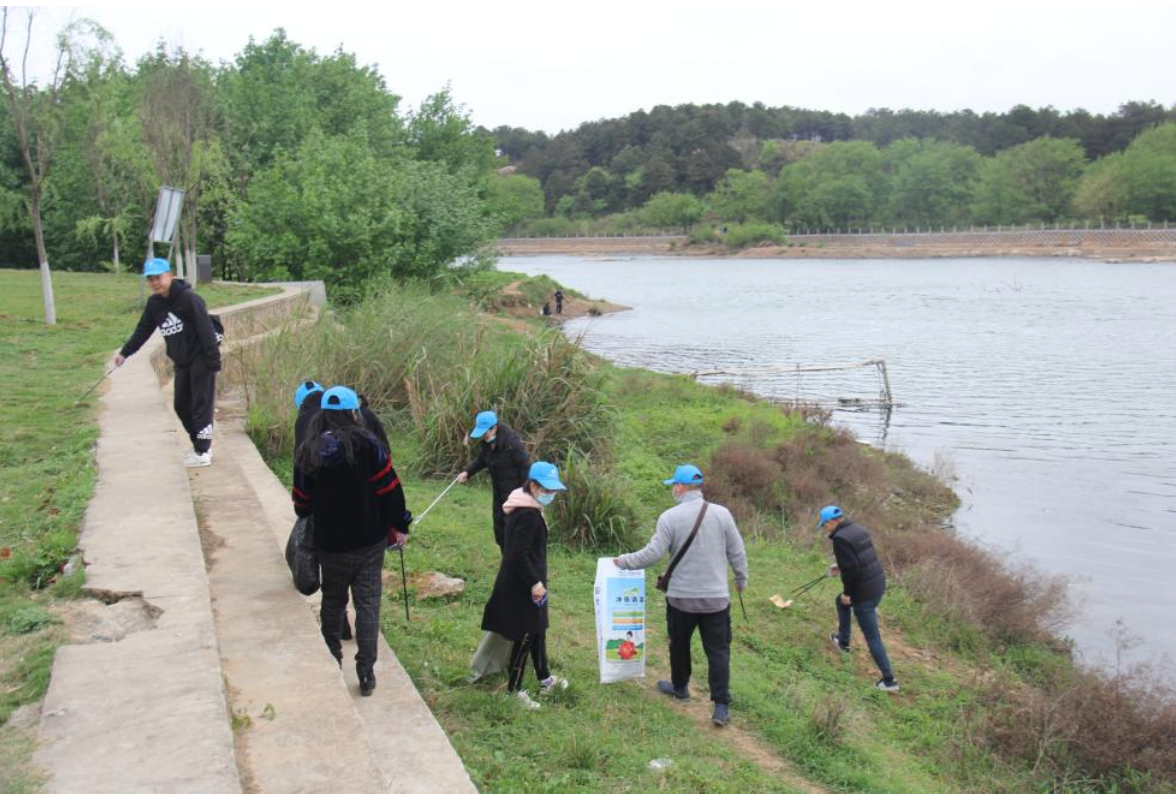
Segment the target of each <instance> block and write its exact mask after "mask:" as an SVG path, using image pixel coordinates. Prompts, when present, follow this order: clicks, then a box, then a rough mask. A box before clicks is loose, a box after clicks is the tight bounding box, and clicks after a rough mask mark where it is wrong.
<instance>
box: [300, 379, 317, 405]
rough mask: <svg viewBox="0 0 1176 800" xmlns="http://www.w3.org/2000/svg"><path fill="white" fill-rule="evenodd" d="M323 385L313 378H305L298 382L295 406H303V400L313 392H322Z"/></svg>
mask: <svg viewBox="0 0 1176 800" xmlns="http://www.w3.org/2000/svg"><path fill="white" fill-rule="evenodd" d="M322 390H323V387H322V386H321V385H319V384H317V383H315V382H314V381H312V380H305V381H303V382H302V383H300V384H298V388H297V389H295V390H294V407H295V408H302V401H303V400H305V399H306V396H307V395H308V394H310V393H311V392H321V391H322Z"/></svg>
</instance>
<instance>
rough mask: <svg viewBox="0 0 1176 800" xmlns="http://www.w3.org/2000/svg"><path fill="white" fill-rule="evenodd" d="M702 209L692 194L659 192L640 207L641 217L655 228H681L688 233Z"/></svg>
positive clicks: (702, 211) (700, 217)
mask: <svg viewBox="0 0 1176 800" xmlns="http://www.w3.org/2000/svg"><path fill="white" fill-rule="evenodd" d="M704 211H705V209H704V207H703V204H702V201H701V200H699V199H698V198H697V197H695V196H694V195H692V194H686V193H675V192H659V193H658V194H655V195H654V196H653V197H651V198H650V199H649V202H648V203H646V204H645V205H644V206H643V207H642V208H641V218H642V220H644V221H645V223H646V224H648V225H652V226H654V227H656V228H681V229H682V232H683V233H690V228H691V226H693V225H694V224H695V223H697V222H698V221H699V220H700V219H702V215H703V213H704Z"/></svg>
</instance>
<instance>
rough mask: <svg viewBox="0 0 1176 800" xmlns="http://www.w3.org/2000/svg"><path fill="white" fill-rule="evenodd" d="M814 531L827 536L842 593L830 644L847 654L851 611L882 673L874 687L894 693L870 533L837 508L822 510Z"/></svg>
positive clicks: (881, 578)
mask: <svg viewBox="0 0 1176 800" xmlns="http://www.w3.org/2000/svg"><path fill="white" fill-rule="evenodd" d="M817 528H818V529H824V531H825V532H826V533H827V534H829V541H830V542H831V543H832V544H833V555H834V556H835V557H836V559H837V563H836V564H833V565H832V566H830V567H829V574H830V575H833V576H837V575H840V576H841V586H842V591H841V594H839V595H838V596H837V601H836V605H837V621H838V630H837V632H836V633H831V634H829V641H831V642H832V643H833V645H834V646H835V647H837V649H838V650H840V651H841V652H843V653H848V652H849V637H850V631H851V628H850V611H851V610H852V612H853V616H855V617H857V621H858V627H860V628H861V629H862V636H864V637H865V638H866V645H867V646H868V647H869V648H870V655H871V656H873V658H874V663H875V664H877V665H878V669H879V670H881V671H882V680H880V681H878V682H877V683H876V684H874V685H875V686H876V687H877V688H879V689H881V690H882V691H884V692H897V691H898V690H899V685H898V681H897V680H895V679H894V673H893V672H892V671H891V669H890V658H889V656H887V654H886V646H885V645H884V644H882V632H881V631H880V630H879V629H878V604H879V603H880V602H882V595H883V594H885V592H886V573H885V572H884V571H883V569H882V562H881V561H880V560H879V559H878V553H877V551H875V550H874V541H873V539H872V538H871V537H870V532H869V531H867V530H866V529H865V528H863V527H862V526H861V525H858V524H857V523H856V522H853V521H852V520H850V519H849V518H848V517H846V516H845V512H843V511H842V510H841V509H840V508H838V507H837V506H825V508H823V509H821V517H820V522H818V523H817Z"/></svg>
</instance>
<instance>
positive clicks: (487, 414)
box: [470, 411, 498, 439]
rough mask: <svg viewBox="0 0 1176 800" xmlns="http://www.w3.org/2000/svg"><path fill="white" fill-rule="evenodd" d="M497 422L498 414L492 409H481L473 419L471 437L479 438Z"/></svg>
mask: <svg viewBox="0 0 1176 800" xmlns="http://www.w3.org/2000/svg"><path fill="white" fill-rule="evenodd" d="M497 424H498V415H497V414H495V413H494V412H493V411H483V412H482V413H480V414H478V416H477V418H476V419H475V420H474V429H473V430H472V431H470V438H471V439H481V438H482V437H483V436H485V435H486V431H488V430H490V429H491V428H493V427H494V426H495V425H497Z"/></svg>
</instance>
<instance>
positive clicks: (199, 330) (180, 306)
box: [119, 278, 221, 372]
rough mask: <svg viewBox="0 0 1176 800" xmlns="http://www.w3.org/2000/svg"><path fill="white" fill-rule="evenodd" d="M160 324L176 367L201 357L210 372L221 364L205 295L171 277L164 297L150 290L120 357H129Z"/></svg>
mask: <svg viewBox="0 0 1176 800" xmlns="http://www.w3.org/2000/svg"><path fill="white" fill-rule="evenodd" d="M156 328H159V332H160V333H162V334H163V341H164V343H165V344H166V345H167V357H168V358H170V359H171V360H172V362H173V363H175V365H176V366H177V367H187V366H190V365H192V364H193V363H195V362H196V361H197V360H202V361H203V363H204V366H205V367H207V368H208V370H209V371H210V372H219V371H220V368H221V356H220V340H219V337H218V336H217V334H216V330H215V329H214V328H213V327H212V319H211V318H209V316H208V308H207V307H206V306H205V305H204V299H203V298H202V297H200V295H198V294H196V292H194V291H192V287H190V286H188V284H187V283H185V282H184V281H183V280H181V279H179V278H174V279H173V280H172V282H171V289H170V290H169V291H168V293H167V297H160V296H159V295H156V294H153V295H151V297H149V298H147V306H146V307H145V308H144V309H143V315H142V316H141V317H139V324H138V325H136V326H135V332H134V333H132V334H131V338H129V339H127V343H126V344H124V345H123V347H122V350H121V351H119V352H120V353H122V356H123V358H128V357H130V356H132V355H134V354H135V353H137V352H138V351H139V348H140V347H142V346H143V345H144V344H146V342H147V340H148V339H150V338H151V334H152V333H153V332H154V331H155V329H156Z"/></svg>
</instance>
